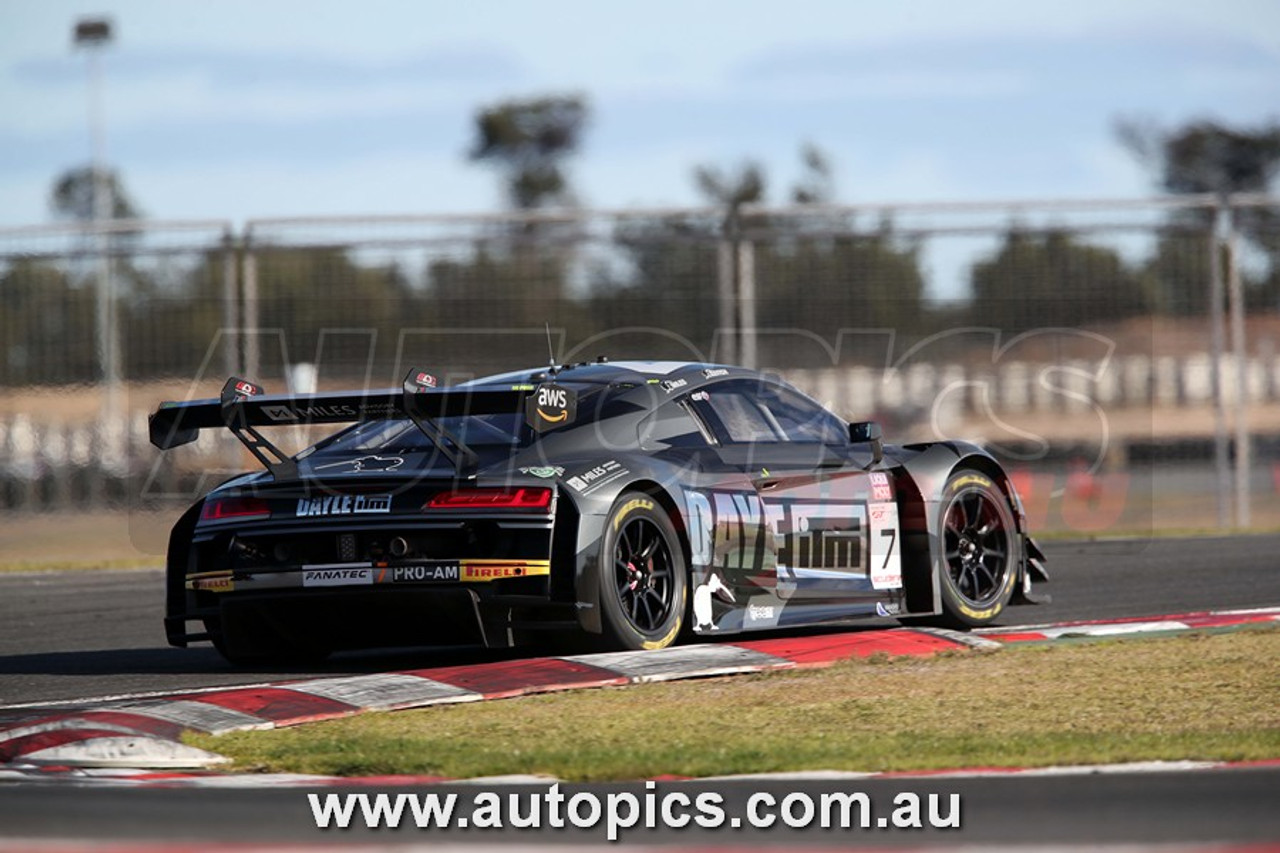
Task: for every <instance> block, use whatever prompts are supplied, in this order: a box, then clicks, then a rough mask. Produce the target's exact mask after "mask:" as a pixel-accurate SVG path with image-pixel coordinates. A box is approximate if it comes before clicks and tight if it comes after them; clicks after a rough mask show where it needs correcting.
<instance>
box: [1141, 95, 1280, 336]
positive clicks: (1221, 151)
mask: <svg viewBox="0 0 1280 853" xmlns="http://www.w3.org/2000/svg"><path fill="white" fill-rule="evenodd" d="M1116 133H1117V136H1118V137H1119V139H1120V141H1121V143H1122V144H1123V145H1124V146H1125V147H1127V148H1128V149H1129V150H1130V151H1131V152H1133V154H1134V155H1135V156H1136V157H1137V158H1138V160H1139V161H1140V162H1142V163H1143V164H1144V165H1146V166H1147V167H1148V168H1149V169H1151V170H1152V171H1153V172H1154V173H1155V174H1156V175H1157V176H1158V182H1159V185H1160V186H1161V188H1163V189H1164V190H1166V191H1168V192H1171V193H1175V194H1178V195H1192V194H1200V193H1212V194H1215V195H1229V194H1233V193H1266V192H1268V191H1269V190H1270V188H1271V184H1272V182H1273V181H1274V179H1275V177H1276V175H1277V174H1278V173H1280V123H1276V122H1272V123H1270V124H1265V125H1261V126H1259V127H1256V128H1253V129H1247V128H1233V127H1228V126H1227V125H1224V124H1219V123H1217V122H1212V121H1197V122H1192V123H1191V124H1188V125H1186V126H1184V127H1181V128H1177V129H1175V130H1171V131H1166V130H1162V129H1161V128H1159V127H1157V126H1155V125H1153V124H1150V123H1143V122H1140V121H1137V120H1133V119H1126V120H1122V121H1120V122H1117V125H1116ZM1233 216H1234V220H1233V221H1234V225H1235V227H1236V228H1237V229H1238V230H1239V232H1240V233H1241V234H1243V235H1244V236H1245V238H1246V239H1248V240H1249V241H1250V242H1251V243H1252V244H1253V245H1254V246H1256V247H1257V248H1258V249H1260V250H1261V251H1262V252H1263V254H1265V255H1266V256H1267V258H1268V259H1269V265H1270V271H1269V273H1266V274H1264V275H1262V276H1248V275H1246V276H1245V289H1246V299H1247V301H1248V302H1249V303H1250V305H1255V306H1266V307H1271V308H1274V307H1276V305H1277V297H1280V214H1278V213H1277V211H1276V210H1275V209H1274V208H1271V207H1256V206H1254V207H1236V208H1235V209H1234V211H1233ZM1213 218H1214V212H1213V211H1212V210H1208V209H1203V208H1201V209H1197V210H1190V211H1180V212H1177V213H1175V214H1174V215H1173V216H1171V218H1170V222H1169V224H1168V225H1167V226H1165V227H1163V228H1162V229H1161V231H1160V239H1159V243H1158V244H1157V248H1156V255H1155V257H1154V258H1153V259H1152V261H1151V263H1150V264H1149V272H1150V273H1151V275H1152V276H1153V278H1154V281H1155V285H1156V289H1157V293H1158V295H1159V296H1160V306H1159V307H1161V308H1164V309H1166V310H1169V311H1171V312H1172V313H1175V314H1188V315H1193V316H1198V315H1201V314H1203V312H1204V311H1206V310H1207V309H1208V305H1209V298H1208V293H1207V284H1206V282H1207V280H1208V273H1209V258H1208V255H1207V250H1206V249H1205V246H1206V245H1207V243H1208V240H1209V236H1210V234H1211V233H1212V229H1213V227H1214V222H1213ZM1197 232H1198V233H1197Z"/></svg>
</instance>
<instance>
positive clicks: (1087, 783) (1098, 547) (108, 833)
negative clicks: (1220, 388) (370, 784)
mask: <svg viewBox="0 0 1280 853" xmlns="http://www.w3.org/2000/svg"><path fill="white" fill-rule="evenodd" d="M1045 550H1046V551H1047V552H1048V557H1049V566H1050V570H1051V572H1052V573H1053V582H1052V583H1051V584H1050V585H1049V586H1047V587H1045V589H1046V590H1047V591H1050V592H1052V594H1053V596H1054V601H1053V603H1052V604H1049V605H1046V606H1040V607H1020V608H1013V609H1011V610H1010V611H1008V614H1007V618H1006V620H1005V624H1008V625H1015V624H1034V623H1042V622H1058V621H1068V620H1077V619H1080V620H1083V619H1108V618H1119V617H1127V616H1156V615H1161V614H1168V613H1183V612H1192V611H1199V610H1213V609H1228V608H1243V607H1261V606H1268V605H1280V559H1277V554H1280V536H1257V537H1236V538H1229V539H1227V538H1224V539H1198V540H1160V541H1156V542H1150V543H1148V542H1134V541H1127V542H1098V543H1050V544H1048V545H1047V546H1046V548H1045ZM161 601H162V594H161V576H160V573H159V572H157V571H141V572H84V573H69V572H63V573H52V574H10V575H0V705H10V704H16V703H24V704H27V703H46V702H57V701H60V700H72V699H79V698H85V697H94V696H104V695H113V694H120V693H136V692H147V691H172V690H182V689H194V688H200V687H211V686H220V685H231V684H248V683H255V682H261V681H278V680H285V679H289V678H293V677H306V676H314V675H316V674H317V673H318V672H320V673H328V674H347V673H350V674H355V673H362V672H375V671H382V670H387V669H408V668H414V667H422V666H431V665H443V664H446V663H465V662H467V661H471V660H489V659H493V658H494V657H495V655H494V654H493V653H486V652H484V651H482V650H474V649H470V650H468V649H463V650H450V651H441V650H411V651H401V652H395V653H383V654H379V653H373V654H347V655H338V656H335V658H334V659H333V660H332V661H330V662H329V663H327V664H326V665H324V666H323V667H319V668H316V669H312V670H310V671H307V672H293V671H284V670H260V671H238V670H231V669H230V668H229V667H227V666H226V665H225V664H224V663H223V662H222V660H221V658H220V657H218V656H217V654H216V653H215V652H213V650H212V649H210V648H194V649H185V650H184V649H170V648H168V647H166V646H165V645H164V637H163V633H162V631H161V627H160V615H161ZM867 624H868V627H871V626H873V625H874V626H876V627H883V625H884V624H885V623H883V622H879V621H877V622H868V623H867ZM685 784H686V786H687V787H688V789H689V790H690V791H691V792H693V791H696V790H702V789H705V788H706V783H685ZM333 790H334V789H332V788H330V789H328V791H333ZM363 790H366V791H368V790H377V791H394V789H392V788H390V787H378V788H376V789H370V788H367V787H365V788H364V789H363ZM440 790H460V791H464V792H465V793H464V796H468V797H469V796H471V795H472V794H473V793H474V791H475V789H474V788H470V789H467V788H453V789H448V788H442V789H440ZM486 790H506V789H500V788H497V787H486ZM512 790H514V789H512ZM527 790H529V789H526V791H527ZM542 790H545V786H544V787H543V789H542ZM572 790H579V789H572ZM594 790H598V791H606V790H617V787H616V786H613V787H608V788H602V787H596V788H594ZM715 790H717V791H720V792H722V793H724V794H725V795H726V804H727V805H729V806H732V804H733V803H734V802H735V801H738V802H739V805H740V804H741V801H743V800H745V798H746V797H747V796H748V795H749V794H750V793H752V792H754V791H758V790H774V791H777V792H778V794H779V797H781V796H784V795H785V794H787V793H791V792H794V791H806V792H820V791H831V790H841V791H846V792H848V791H863V792H866V793H867V794H868V795H870V796H871V797H872V799H873V801H875V802H876V803H889V804H891V803H892V799H893V796H894V795H895V794H896V793H897V792H900V791H908V790H910V791H917V792H922V793H924V792H940V793H947V794H950V793H959V794H960V795H961V796H962V799H963V803H964V824H963V828H962V829H961V830H959V831H948V832H945V833H938V832H936V831H935V832H922V833H916V832H899V833H892V832H875V831H869V832H862V833H857V834H853V835H850V834H845V833H841V834H837V835H833V834H831V833H823V832H806V833H804V834H802V835H798V834H796V833H789V832H782V831H775V832H755V833H750V834H748V833H725V832H717V833H707V832H701V833H700V832H698V831H696V830H695V831H685V832H681V833H674V832H670V831H668V832H665V833H661V832H659V833H657V834H640V835H637V836H634V837H633V838H632V840H634V841H640V842H649V843H657V844H663V843H673V842H674V843H678V844H698V843H701V844H716V845H789V844H794V843H797V842H801V843H806V844H817V845H825V846H831V845H838V846H841V847H843V846H848V845H869V846H875V847H886V846H899V845H904V844H905V845H910V846H917V845H930V844H934V843H945V844H957V843H963V844H971V845H978V846H982V845H989V844H1009V843H1018V844H1032V845H1044V844H1050V843H1069V844H1125V843H1133V842H1144V843H1196V842H1210V841H1230V842H1237V843H1240V842H1245V843H1247V842H1257V841H1271V842H1276V841H1280V812H1277V810H1276V809H1275V808H1274V805H1275V791H1276V790H1280V768H1275V767H1271V768H1256V769H1242V770H1229V771H1201V772H1193V773H1165V774H1159V775H1133V774H1127V773H1126V774H1118V775H1106V776H1075V777H1071V776H1068V777H1021V778H1017V779H1011V778H1004V779H1002V778H979V779H951V780H942V779H937V780H923V781H922V780H906V779H900V780H895V779H868V780H863V781H859V782H853V783H850V782H844V783H840V784H839V785H832V784H830V783H816V782H805V783H779V782H768V783H760V782H754V783H733V784H729V783H721V784H719V785H717V786H715ZM418 792H419V793H421V790H420V789H419V791H418ZM637 793H642V791H639V790H638V791H637ZM890 807H891V806H890ZM739 813H740V812H739ZM229 816H234V817H235V819H234V820H227V819H226V818H227V817H229ZM24 837H25V838H76V837H79V838H98V839H131V840H136V841H142V840H144V839H145V840H153V841H154V840H160V839H170V840H176V839H182V840H197V839H198V840H206V841H207V840H218V841H224V842H226V841H230V842H244V841H254V842H295V843H296V842H304V843H305V842H322V843H333V842H339V843H341V842H347V843H356V842H364V843H371V842H372V843H377V844H382V843H395V842H413V843H418V844H421V843H424V842H430V841H433V840H434V841H439V840H444V839H442V838H441V837H440V835H438V834H435V835H432V834H426V833H422V832H417V831H402V832H398V833H388V832H387V831H385V830H384V831H380V832H378V833H376V834H373V833H367V832H352V833H346V832H344V833H341V834H338V833H334V832H332V831H330V832H327V833H322V832H320V831H318V830H316V829H315V828H314V825H313V824H312V822H311V818H310V816H309V810H308V807H307V804H306V798H305V795H304V794H303V792H301V791H299V790H289V789H268V790H253V789H250V790H218V789H212V790H211V789H200V790H182V789H92V788H79V787H68V786H6V787H5V788H4V789H3V791H2V792H0V840H3V839H6V838H8V839H12V838H24ZM447 838H448V840H450V841H454V842H463V843H466V842H472V841H475V842H482V843H493V842H497V841H503V840H505V841H507V842H512V841H517V842H518V841H525V842H528V841H533V840H535V838H534V837H531V836H529V835H527V834H524V833H521V834H520V835H519V836H516V835H510V834H508V835H505V836H495V835H494V834H492V833H479V832H471V833H467V834H458V833H451V834H449V835H448V836H447ZM537 840H539V841H541V842H543V843H553V844H554V843H558V842H566V841H599V840H601V836H600V835H598V834H590V833H587V834H577V833H574V834H572V835H557V834H543V835H538V836H537Z"/></svg>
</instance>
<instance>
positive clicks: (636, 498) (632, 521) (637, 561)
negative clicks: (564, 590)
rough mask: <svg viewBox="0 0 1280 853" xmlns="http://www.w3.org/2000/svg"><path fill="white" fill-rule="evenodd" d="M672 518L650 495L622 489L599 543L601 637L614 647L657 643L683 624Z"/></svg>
mask: <svg viewBox="0 0 1280 853" xmlns="http://www.w3.org/2000/svg"><path fill="white" fill-rule="evenodd" d="M679 542H680V540H679V537H678V536H677V535H676V531H675V528H674V527H673V526H672V524H671V519H670V518H668V517H667V514H666V512H664V511H663V509H662V507H661V506H659V504H658V502H657V501H655V500H654V499H653V498H652V497H651V496H649V495H647V494H644V493H643V492H625V493H623V494H622V496H621V497H619V498H618V500H617V501H616V502H615V503H614V505H613V510H612V511H611V512H610V513H609V518H608V521H607V522H606V524H605V533H604V536H603V537H602V539H601V545H600V604H601V616H602V617H603V619H602V623H603V627H604V633H605V639H606V640H607V641H608V642H609V644H610V645H611V646H613V647H615V648H621V649H637V650H638V649H661V648H665V647H666V646H669V645H671V644H672V643H673V642H675V639H676V637H677V636H679V634H680V629H681V628H682V627H684V623H685V611H686V609H687V606H686V605H687V602H688V587H689V584H688V570H687V568H686V566H685V561H684V554H683V552H682V551H681V549H680V545H679Z"/></svg>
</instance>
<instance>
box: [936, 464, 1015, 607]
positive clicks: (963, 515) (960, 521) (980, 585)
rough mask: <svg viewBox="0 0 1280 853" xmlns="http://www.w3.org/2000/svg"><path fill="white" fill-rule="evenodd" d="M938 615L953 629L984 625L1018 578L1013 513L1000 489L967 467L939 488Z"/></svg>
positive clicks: (983, 475) (1010, 591)
mask: <svg viewBox="0 0 1280 853" xmlns="http://www.w3.org/2000/svg"><path fill="white" fill-rule="evenodd" d="M938 531H939V535H940V536H941V538H942V576H941V577H940V578H939V584H938V586H939V589H940V591H941V595H942V617H941V618H940V619H939V620H938V622H939V624H943V625H946V626H947V627H952V628H976V627H980V626H982V625H989V624H991V623H992V622H993V621H995V619H996V618H997V617H998V616H999V615H1000V614H1001V613H1002V612H1003V611H1004V608H1005V605H1007V604H1008V603H1009V599H1010V598H1011V597H1012V596H1013V591H1014V586H1015V582H1016V581H1017V575H1018V571H1017V568H1018V567H1017V562H1016V559H1015V558H1016V554H1015V552H1014V544H1015V541H1014V536H1015V535H1016V531H1015V530H1014V522H1013V514H1012V512H1010V510H1009V501H1008V499H1007V498H1006V497H1005V495H1004V493H1003V492H1002V491H1000V488H999V487H998V486H997V485H996V484H995V483H994V482H992V480H991V479H990V478H989V477H987V476H986V475H985V474H982V473H980V472H978V471H974V470H972V469H961V470H959V471H956V472H954V473H953V474H952V475H951V477H950V479H948V480H947V485H946V488H945V489H943V493H942V502H941V516H940V517H939V524H938Z"/></svg>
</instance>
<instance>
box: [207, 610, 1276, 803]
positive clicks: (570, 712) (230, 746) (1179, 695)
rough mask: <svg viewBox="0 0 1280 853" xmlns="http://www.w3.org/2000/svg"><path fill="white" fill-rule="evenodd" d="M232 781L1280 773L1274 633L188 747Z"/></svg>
mask: <svg viewBox="0 0 1280 853" xmlns="http://www.w3.org/2000/svg"><path fill="white" fill-rule="evenodd" d="M187 740H188V742H189V743H192V744H194V745H197V746H200V747H203V748H205V749H209V750H212V751H214V752H218V753H221V754H223V755H226V756H229V757H231V758H233V759H234V761H235V768H236V769H237V770H240V771H270V772H299V773H321V774H335V775H371V774H428V775H441V776H448V777H455V778H464V777H473V776H486V775H497V774H506V773H542V774H548V775H552V776H556V777H559V778H562V779H568V780H576V781H600V780H626V779H640V778H648V777H653V776H659V775H662V774H675V775H682V776H709V775H720V774H731V773H756V772H774V771H788V770H819V769H835V770H859V771H890V770H921V769H930V768H948V767H985V766H1047V765H1060V764H1088V763H1105V762H1125V761H1145V760H1162V759H1163V760H1172V759H1213V760H1253V759H1264V758H1276V757H1280V628H1262V629H1249V630H1240V631H1234V632H1229V633H1214V634H1190V635H1180V636H1176V637H1171V638H1163V639H1147V640H1108V641H1102V642H1094V643H1081V644H1070V645H1063V646H1053V645H1050V646H1028V647H1011V648H1008V649H1005V650H1003V651H1000V652H998V653H965V654H951V655H943V656H940V657H937V658H934V659H928V660H920V659H907V658H893V659H884V658H880V659H874V660H870V661H851V662H847V663H842V664H839V665H837V666H835V667H831V668H829V669H823V670H794V671H788V672H778V673H770V674H761V675H753V676H740V677H733V678H717V679H706V680H698V681H686V682H673V683H664V684H647V685H633V686H629V687H625V688H608V689H601V690H589V691H579V692H572V693H560V694H549V695H542V696H532V697H525V698H521V699H513V700H505V701H496V702H483V703H469V704H463V705H451V706H442V707H435V708H427V709H422V710H418V711H401V712H397V713H390V714H365V715H360V716H356V717H351V718H346V719H342V720H335V721H330V722H325V723H316V724H311V725H306V726H300V727H296V728H289V729H279V730H275V731H268V732H243V733H235V734H229V735H223V736H219V737H212V736H188V739H187Z"/></svg>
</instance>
